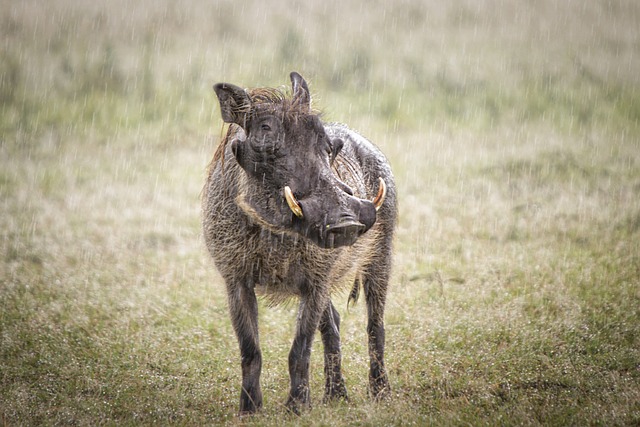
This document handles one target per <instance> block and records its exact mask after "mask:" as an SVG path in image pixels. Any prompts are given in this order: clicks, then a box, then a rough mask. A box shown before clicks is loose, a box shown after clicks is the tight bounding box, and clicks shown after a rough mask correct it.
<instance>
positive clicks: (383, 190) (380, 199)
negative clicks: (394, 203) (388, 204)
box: [373, 178, 387, 210]
mask: <svg viewBox="0 0 640 427" xmlns="http://www.w3.org/2000/svg"><path fill="white" fill-rule="evenodd" d="M378 185H379V187H378V194H377V195H376V197H375V198H374V199H373V205H374V206H375V207H376V210H378V209H380V206H382V204H383V203H384V198H385V197H387V184H385V182H384V179H382V178H378Z"/></svg>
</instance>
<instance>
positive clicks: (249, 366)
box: [227, 284, 262, 415]
mask: <svg viewBox="0 0 640 427" xmlns="http://www.w3.org/2000/svg"><path fill="white" fill-rule="evenodd" d="M227 290H228V296H229V310H230V312H231V322H232V323H233V329H234V330H235V332H236V335H237V337H238V344H240V355H241V356H242V391H241V392H240V415H243V414H250V413H254V412H256V410H258V409H259V408H260V407H262V391H261V389H260V371H261V369H262V353H261V351H260V342H259V339H258V301H257V299H256V294H255V292H254V290H253V287H252V286H250V285H246V284H238V285H237V286H230V287H228V289H227Z"/></svg>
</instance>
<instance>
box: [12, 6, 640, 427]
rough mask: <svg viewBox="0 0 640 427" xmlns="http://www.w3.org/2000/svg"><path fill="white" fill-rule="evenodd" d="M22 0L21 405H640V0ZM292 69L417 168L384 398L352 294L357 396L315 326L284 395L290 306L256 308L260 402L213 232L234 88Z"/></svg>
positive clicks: (75, 412) (407, 417)
mask: <svg viewBox="0 0 640 427" xmlns="http://www.w3.org/2000/svg"><path fill="white" fill-rule="evenodd" d="M6 3H7V4H5V5H3V7H2V8H0V10H1V12H0V32H1V34H2V40H3V43H2V45H0V100H1V101H2V103H1V105H0V417H1V418H0V419H1V422H2V424H6V425H52V424H58V425H60V424H61V425H97V424H110V425H140V424H160V425H164V424H182V425H212V424H213V425H217V424H246V425H278V426H280V425H410V424H413V425H432V424H433V425H465V424H471V425H520V424H524V425H637V424H638V423H640V350H639V349H640V338H639V337H640V243H639V242H640V198H639V197H638V195H639V194H640V127H639V122H638V120H639V119H640V82H639V81H638V73H637V70H638V69H640V62H639V61H640V52H639V49H640V48H639V46H640V44H639V43H638V41H639V40H640V33H639V32H638V30H637V28H636V27H637V22H640V7H639V6H637V5H636V4H635V3H634V2H631V1H629V2H617V3H611V4H610V3H608V2H591V3H589V4H585V5H582V4H580V5H574V4H570V3H567V4H566V5H565V4H556V2H551V1H549V2H546V1H545V2H537V3H535V4H534V3H530V2H524V1H522V2H516V3H514V4H512V5H504V4H503V3H501V2H494V1H489V0H487V1H481V2H477V3H473V4H467V3H465V2H452V3H448V4H446V5H444V4H440V3H436V2H419V1H412V0H409V1H405V2H394V3H393V4H389V5H387V4H386V3H385V5H383V6H379V7H378V6H376V7H372V6H371V5H369V4H365V3H361V2H356V1H350V2H346V3H345V2H337V1H336V2H331V1H329V2H322V3H320V2H318V3H317V4H316V5H313V6H312V5H306V4H304V3H300V4H293V5H292V4H290V3H289V2H271V3H269V6H268V7H267V6H266V4H265V5H263V4H262V3H260V2H248V3H242V4H241V3H238V2H212V3H211V4H209V3H205V2H199V1H196V0H183V1H181V2H178V3H174V2H160V3H158V2H150V1H145V2H140V3H138V4H136V5H133V6H131V5H128V4H127V5H125V3H126V2H121V3H120V2H116V3H114V2H98V3H95V4H93V3H91V4H90V3H86V2H78V1H62V0H60V1H54V2H48V3H47V4H46V5H42V4H39V3H36V2H20V3H15V2H6ZM338 5H339V6H338ZM338 10H339V12H338ZM356 17H357V19H356ZM291 70H297V71H300V72H301V73H302V74H303V75H304V76H305V77H306V78H307V79H308V80H309V82H310V85H311V89H312V92H313V95H314V102H315V106H316V107H319V108H321V109H322V110H323V111H324V117H325V118H326V119H327V120H337V121H343V122H345V123H348V124H350V125H351V126H352V127H354V128H355V129H358V130H360V131H361V132H362V133H363V134H365V135H366V136H368V137H370V138H371V139H372V140H373V141H374V142H376V143H377V144H378V145H379V146H380V147H381V148H382V149H383V151H384V152H385V153H386V154H387V155H388V157H389V159H390V161H391V163H392V166H393V169H394V172H395V175H396V179H397V184H398V189H399V195H400V223H399V228H398V233H397V238H396V242H395V254H394V270H393V280H392V285H391V289H390V291H389V299H388V301H389V302H388V308H387V312H386V325H387V346H388V347H387V364H388V367H389V371H390V372H389V373H390V378H391V383H392V387H393V393H392V394H393V396H392V398H391V399H390V400H389V401H386V402H382V403H373V402H371V401H370V400H369V398H368V394H367V365H368V361H367V350H366V335H365V326H366V319H365V307H364V306H363V305H362V304H359V305H357V306H355V307H351V308H350V309H349V310H347V308H346V306H347V305H346V297H347V296H346V295H339V296H337V298H336V306H337V307H338V308H339V310H340V312H341V315H342V318H343V322H342V339H343V351H344V374H345V377H346V382H347V387H348V389H349V392H350V397H351V400H350V402H348V403H335V404H330V405H323V404H321V403H320V402H321V400H322V391H323V378H322V350H321V347H322V343H321V341H320V339H319V337H317V338H316V342H315V345H314V352H313V354H312V371H311V382H312V400H313V402H314V407H313V409H312V410H311V411H308V412H305V413H303V414H302V415H301V416H300V417H295V416H291V415H289V414H287V413H286V411H285V410H284V408H283V403H284V402H285V400H286V393H287V392H288V369H287V365H286V363H287V354H288V351H289V346H290V345H291V340H292V336H293V329H294V321H295V305H291V306H285V307H276V308H269V307H267V306H266V305H261V307H260V321H261V325H260V328H261V335H262V336H261V340H262V344H263V352H264V353H263V354H264V367H263V382H262V386H263V391H264V395H265V396H264V406H265V407H264V409H263V411H262V412H261V413H260V414H258V415H256V416H253V417H249V418H243V419H238V418H237V417H236V416H235V413H236V411H237V405H238V400H239V399H238V397H239V386H240V369H239V354H238V350H237V343H236V340H235V337H234V335H233V331H232V328H231V325H230V322H229V319H228V315H227V307H226V297H225V290H224V283H223V282H222V280H221V278H220V276H219V275H218V274H217V273H216V271H215V268H214V266H213V263H212V262H211V261H210V260H209V257H208V254H207V253H206V250H205V248H204V243H203V241H202V237H201V233H200V212H199V206H200V203H199V195H200V190H201V188H202V184H203V181H204V173H205V169H206V165H207V163H208V162H209V160H210V158H211V155H212V153H213V151H214V149H215V147H216V145H217V142H218V139H219V137H220V129H221V122H220V118H219V112H218V109H217V107H216V103H215V99H214V98H215V97H214V95H213V93H212V90H211V86H212V84H213V83H215V82H218V81H227V82H231V83H235V84H239V85H244V86H260V85H271V86H280V85H287V84H288V82H287V75H288V73H289V72H290V71H291Z"/></svg>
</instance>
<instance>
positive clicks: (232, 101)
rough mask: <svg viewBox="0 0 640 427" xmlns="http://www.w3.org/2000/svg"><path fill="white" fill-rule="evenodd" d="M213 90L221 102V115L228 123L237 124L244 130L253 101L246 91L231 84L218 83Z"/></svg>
mask: <svg viewBox="0 0 640 427" xmlns="http://www.w3.org/2000/svg"><path fill="white" fill-rule="evenodd" d="M213 90H214V91H215V92H216V95H218V100H219V101H220V114H221V116H222V120H224V121H225V122H227V123H235V124H237V125H239V126H241V127H242V128H244V127H245V125H246V120H247V114H248V113H249V111H251V99H250V98H249V95H247V92H245V90H244V89H242V88H240V87H238V86H235V85H232V84H229V83H218V84H215V85H213Z"/></svg>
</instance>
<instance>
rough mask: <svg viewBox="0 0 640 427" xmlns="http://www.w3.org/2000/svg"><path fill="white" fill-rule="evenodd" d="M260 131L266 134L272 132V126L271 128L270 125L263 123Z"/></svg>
mask: <svg viewBox="0 0 640 427" xmlns="http://www.w3.org/2000/svg"><path fill="white" fill-rule="evenodd" d="M260 129H262V130H263V131H265V132H269V131H270V130H271V126H269V125H268V124H266V123H262V124H261V125H260Z"/></svg>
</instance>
